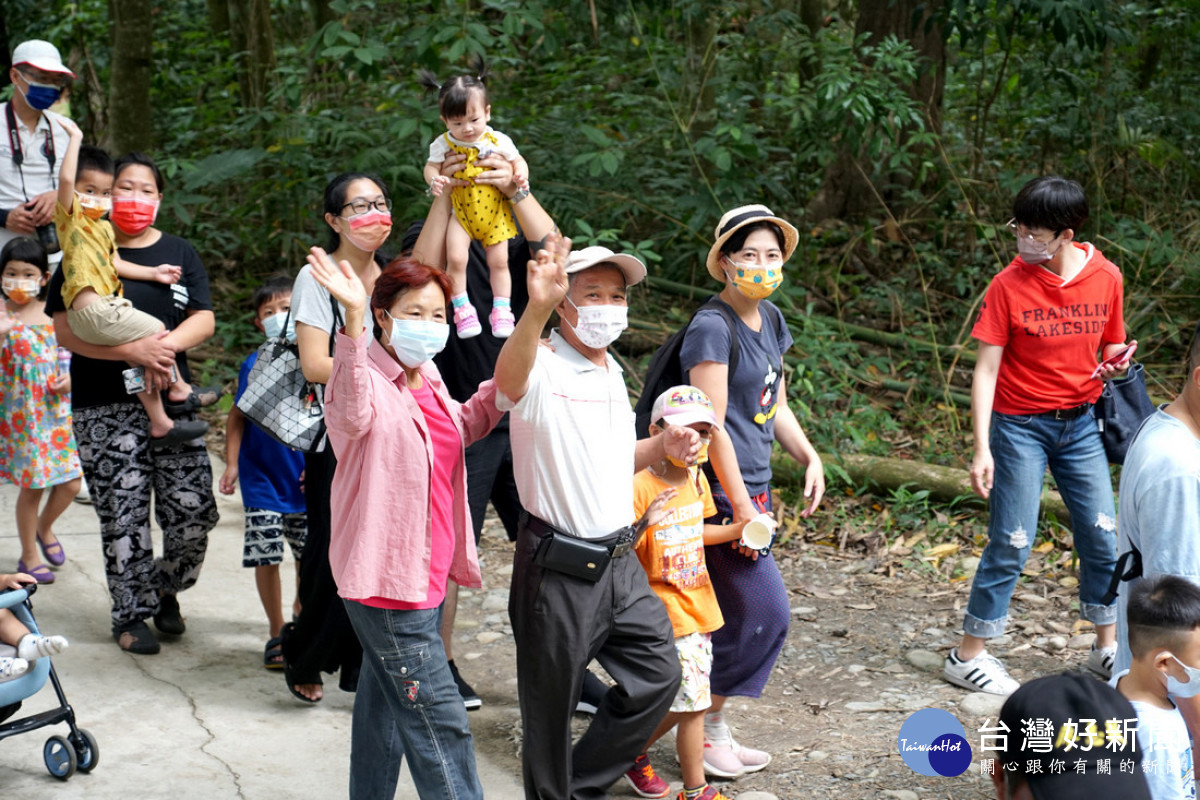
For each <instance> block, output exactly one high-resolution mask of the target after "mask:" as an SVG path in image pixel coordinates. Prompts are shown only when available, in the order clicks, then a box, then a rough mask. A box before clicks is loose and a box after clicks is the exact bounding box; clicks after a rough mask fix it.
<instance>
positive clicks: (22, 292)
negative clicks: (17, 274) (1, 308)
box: [0, 278, 38, 306]
mask: <svg viewBox="0 0 1200 800" xmlns="http://www.w3.org/2000/svg"><path fill="white" fill-rule="evenodd" d="M0 288H3V289H4V294H5V295H7V296H8V299H9V300H12V301H13V302H14V303H16V304H17V305H19V306H23V305H25V304H26V303H28V302H29V301H30V300H32V299H33V298H35V297H37V293H38V282H37V280H36V279H34V278H5V279H4V282H3V283H2V284H0Z"/></svg>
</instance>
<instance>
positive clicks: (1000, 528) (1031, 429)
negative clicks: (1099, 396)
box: [963, 411, 1117, 639]
mask: <svg viewBox="0 0 1200 800" xmlns="http://www.w3.org/2000/svg"><path fill="white" fill-rule="evenodd" d="M991 448H992V460H993V461H994V462H995V480H994V485H993V487H992V492H991V495H990V496H989V498H988V510H989V519H988V544H987V547H986V548H984V551H983V557H982V558H981V559H980V561H979V568H978V569H977V570H976V572H975V580H974V582H973V583H972V584H971V598H970V600H969V601H968V603H967V613H966V617H965V618H964V620H963V631H964V632H966V633H967V634H969V635H971V636H977V637H979V638H981V639H990V638H992V637H994V636H999V635H1000V634H1002V633H1004V626H1005V624H1006V623H1007V622H1008V604H1009V600H1010V599H1011V598H1012V593H1013V589H1014V588H1015V587H1016V584H1017V578H1018V577H1019V576H1020V574H1021V570H1022V569H1023V568H1024V567H1025V560H1026V559H1027V558H1028V557H1029V550H1030V548H1031V547H1032V546H1033V540H1034V534H1035V533H1036V532H1037V520H1038V507H1039V505H1040V501H1041V494H1042V476H1043V474H1044V473H1045V472H1046V467H1047V466H1049V467H1050V474H1052V475H1053V476H1054V480H1055V482H1056V483H1057V484H1058V491H1059V492H1060V493H1061V494H1062V497H1063V500H1064V501H1065V502H1066V504H1067V510H1068V511H1069V512H1070V514H1071V533H1072V534H1073V535H1074V538H1075V551H1076V553H1078V554H1079V615H1080V616H1081V617H1083V618H1084V619H1086V620H1089V621H1090V622H1092V623H1094V624H1096V625H1109V624H1112V623H1115V622H1116V621H1117V607H1116V605H1115V604H1113V605H1108V606H1106V605H1102V602H1101V601H1102V599H1103V597H1104V593H1105V591H1106V590H1107V589H1108V583H1109V580H1110V579H1111V577H1112V573H1113V568H1114V566H1115V565H1116V543H1117V536H1116V534H1117V524H1116V523H1117V512H1116V509H1115V508H1114V505H1113V492H1112V478H1111V477H1110V476H1109V472H1108V457H1107V456H1105V454H1104V444H1103V443H1102V442H1101V440H1100V432H1099V431H1098V430H1097V428H1096V420H1095V418H1094V417H1093V416H1092V412H1091V411H1089V412H1088V413H1086V414H1084V415H1083V416H1081V417H1076V418H1075V419H1072V420H1056V419H1054V418H1053V417H1044V416H1032V415H1015V414H992V428H991Z"/></svg>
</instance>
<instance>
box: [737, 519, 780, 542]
mask: <svg viewBox="0 0 1200 800" xmlns="http://www.w3.org/2000/svg"><path fill="white" fill-rule="evenodd" d="M774 533H775V520H773V519H771V517H770V516H768V515H767V514H759V515H758V516H757V517H755V518H754V519H752V520H750V521H749V522H747V523H746V527H744V528H742V541H741V545H742V547H749V548H751V549H753V550H762V549H763V548H764V547H770V546H771V536H772V534H774Z"/></svg>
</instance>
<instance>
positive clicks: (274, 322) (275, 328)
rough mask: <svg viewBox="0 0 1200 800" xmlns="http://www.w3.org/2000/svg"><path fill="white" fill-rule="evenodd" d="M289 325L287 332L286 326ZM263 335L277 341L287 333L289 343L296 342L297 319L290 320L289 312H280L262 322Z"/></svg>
mask: <svg viewBox="0 0 1200 800" xmlns="http://www.w3.org/2000/svg"><path fill="white" fill-rule="evenodd" d="M285 323H286V324H287V330H286V331H285V330H284V327H283V326H284V324H285ZM262 325H263V333H265V334H266V335H267V338H268V339H277V338H279V337H280V336H284V335H285V333H286V336H287V340H288V341H289V342H294V341H296V319H295V318H294V317H292V318H290V319H289V318H288V312H286V311H280V312H279V313H278V314H272V315H271V316H269V317H267V318H266V319H264V320H263V321H262Z"/></svg>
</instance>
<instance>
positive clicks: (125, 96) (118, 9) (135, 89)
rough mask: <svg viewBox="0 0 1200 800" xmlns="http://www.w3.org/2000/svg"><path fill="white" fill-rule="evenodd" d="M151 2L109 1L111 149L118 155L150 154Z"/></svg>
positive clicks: (152, 46) (145, 0) (142, 0)
mask: <svg viewBox="0 0 1200 800" xmlns="http://www.w3.org/2000/svg"><path fill="white" fill-rule="evenodd" d="M152 9H153V3H152V2H151V0H109V18H110V20H111V21H112V72H111V76H110V78H109V89H108V111H109V120H110V122H111V124H110V125H109V128H108V132H109V148H110V149H111V150H112V152H113V154H114V155H124V154H125V153H128V152H131V151H133V150H149V149H150V145H151V142H152V140H153V129H152V127H151V124H150V76H151V72H150V71H151V69H152V67H153V63H152V56H153V49H154V31H153V27H152V21H153V16H152Z"/></svg>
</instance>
